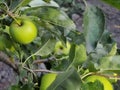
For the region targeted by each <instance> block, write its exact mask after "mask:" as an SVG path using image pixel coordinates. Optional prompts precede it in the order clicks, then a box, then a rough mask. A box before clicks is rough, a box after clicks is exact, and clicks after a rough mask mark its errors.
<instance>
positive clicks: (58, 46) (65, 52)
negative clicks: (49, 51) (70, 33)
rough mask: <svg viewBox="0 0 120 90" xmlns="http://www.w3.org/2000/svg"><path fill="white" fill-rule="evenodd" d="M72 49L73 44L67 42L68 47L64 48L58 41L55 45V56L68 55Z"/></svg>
mask: <svg viewBox="0 0 120 90" xmlns="http://www.w3.org/2000/svg"><path fill="white" fill-rule="evenodd" d="M70 48H71V44H70V43H69V42H68V41H67V42H66V46H64V45H63V44H62V42H61V41H58V42H57V43H56V45H55V49H54V54H55V55H68V54H69V51H70Z"/></svg>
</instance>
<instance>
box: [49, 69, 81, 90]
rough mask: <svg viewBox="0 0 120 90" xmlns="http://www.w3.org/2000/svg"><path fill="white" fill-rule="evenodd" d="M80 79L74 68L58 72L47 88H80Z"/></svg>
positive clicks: (60, 89) (64, 89) (77, 89)
mask: <svg viewBox="0 0 120 90" xmlns="http://www.w3.org/2000/svg"><path fill="white" fill-rule="evenodd" d="M80 85H81V79H80V76H79V74H78V73H77V72H76V70H74V69H71V70H68V71H66V72H64V73H60V74H59V75H58V76H57V77H56V80H55V81H54V82H53V83H52V84H51V85H50V87H49V88H48V89H47V90H80Z"/></svg>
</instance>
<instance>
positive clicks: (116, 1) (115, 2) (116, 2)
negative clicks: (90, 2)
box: [102, 0, 120, 9]
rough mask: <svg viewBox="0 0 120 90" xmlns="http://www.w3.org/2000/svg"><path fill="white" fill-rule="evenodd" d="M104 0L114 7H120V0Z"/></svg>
mask: <svg viewBox="0 0 120 90" xmlns="http://www.w3.org/2000/svg"><path fill="white" fill-rule="evenodd" d="M102 1H104V2H106V3H108V4H110V5H111V6H113V7H116V8H118V9H120V0H102Z"/></svg>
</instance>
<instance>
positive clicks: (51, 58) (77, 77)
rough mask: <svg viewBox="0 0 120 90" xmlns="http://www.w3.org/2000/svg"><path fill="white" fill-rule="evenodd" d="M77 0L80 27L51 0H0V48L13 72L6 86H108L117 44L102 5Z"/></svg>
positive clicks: (119, 65) (17, 89) (75, 89)
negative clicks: (11, 82)
mask: <svg viewBox="0 0 120 90" xmlns="http://www.w3.org/2000/svg"><path fill="white" fill-rule="evenodd" d="M67 1H68V2H71V1H72V0H67ZM73 1H74V0H73ZM83 1H84V3H83V4H84V8H83V9H84V15H83V32H80V31H78V30H77V29H76V25H75V23H74V22H73V21H72V19H71V18H70V17H69V16H68V15H67V13H66V10H65V9H64V8H61V7H60V6H59V4H58V3H56V2H55V1H53V0H1V1H0V34H1V35H0V52H3V53H4V54H6V55H7V56H8V57H9V59H8V60H7V61H5V60H2V62H6V63H7V64H9V65H11V67H12V68H13V69H14V70H15V72H16V77H15V79H16V83H14V84H11V85H10V86H9V90H97V89H98V88H99V90H114V86H113V84H115V83H116V82H117V81H118V79H119V74H120V70H119V69H120V60H119V59H120V55H119V49H117V44H116V42H115V41H114V40H113V39H112V38H111V35H110V33H109V32H108V31H107V30H106V28H105V16H104V13H103V12H102V10H101V9H99V8H98V7H95V6H93V5H90V4H88V3H86V1H85V0H83ZM47 75H48V76H47ZM51 75H53V76H51ZM54 76H55V77H54ZM91 76H98V77H100V78H101V79H102V78H104V80H103V81H101V80H100V79H96V80H92V79H91V80H90V81H87V80H86V78H89V77H91ZM45 77H46V78H45ZM106 82H108V83H109V86H110V87H107V86H106V84H105V83H106ZM45 87H47V88H45ZM44 88H45V89H44Z"/></svg>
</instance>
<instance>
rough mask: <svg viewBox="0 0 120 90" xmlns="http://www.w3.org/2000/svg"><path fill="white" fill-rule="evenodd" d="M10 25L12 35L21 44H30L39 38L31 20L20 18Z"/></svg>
mask: <svg viewBox="0 0 120 90" xmlns="http://www.w3.org/2000/svg"><path fill="white" fill-rule="evenodd" d="M16 20H17V21H13V22H12V24H11V25H10V35H11V36H12V38H13V39H14V40H15V41H16V42H18V43H20V44H29V43H31V42H32V41H33V40H34V39H35V38H36V36H37V28H36V26H35V24H34V23H33V22H32V21H31V20H30V19H27V18H26V19H23V18H18V19H16Z"/></svg>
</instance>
